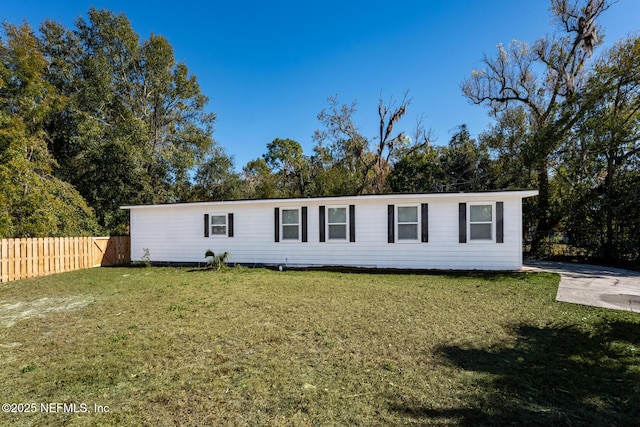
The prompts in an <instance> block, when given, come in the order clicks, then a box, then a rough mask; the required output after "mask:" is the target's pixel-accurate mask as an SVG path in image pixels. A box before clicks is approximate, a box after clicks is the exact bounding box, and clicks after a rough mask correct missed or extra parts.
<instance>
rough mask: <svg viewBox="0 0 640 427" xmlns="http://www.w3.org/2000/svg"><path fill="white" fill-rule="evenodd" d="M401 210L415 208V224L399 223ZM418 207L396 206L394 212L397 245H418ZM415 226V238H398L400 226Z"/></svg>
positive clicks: (415, 205) (414, 205)
mask: <svg viewBox="0 0 640 427" xmlns="http://www.w3.org/2000/svg"><path fill="white" fill-rule="evenodd" d="M402 208H415V210H416V222H400V209H402ZM420 215H421V214H420V205H419V204H410V205H396V212H395V228H396V229H395V232H396V238H395V240H396V242H397V243H420V225H421V224H420ZM405 224H406V225H410V224H415V225H416V237H415V238H414V239H401V238H400V225H405Z"/></svg>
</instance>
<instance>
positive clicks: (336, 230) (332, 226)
mask: <svg viewBox="0 0 640 427" xmlns="http://www.w3.org/2000/svg"><path fill="white" fill-rule="evenodd" d="M327 227H328V233H327V234H328V235H329V240H347V208H335V207H328V208H327Z"/></svg>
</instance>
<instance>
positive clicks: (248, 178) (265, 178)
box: [242, 159, 281, 199]
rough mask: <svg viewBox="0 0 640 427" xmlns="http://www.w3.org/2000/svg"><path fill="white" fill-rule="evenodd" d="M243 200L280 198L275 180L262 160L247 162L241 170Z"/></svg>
mask: <svg viewBox="0 0 640 427" xmlns="http://www.w3.org/2000/svg"><path fill="white" fill-rule="evenodd" d="M242 180H243V182H244V188H245V189H244V191H245V198H247V199H271V198H275V197H281V196H280V193H279V191H278V185H277V178H276V176H275V174H274V173H273V171H272V170H271V168H270V167H269V165H268V164H267V162H266V161H265V160H264V159H254V160H251V161H249V162H248V163H247V164H246V165H245V167H243V168H242Z"/></svg>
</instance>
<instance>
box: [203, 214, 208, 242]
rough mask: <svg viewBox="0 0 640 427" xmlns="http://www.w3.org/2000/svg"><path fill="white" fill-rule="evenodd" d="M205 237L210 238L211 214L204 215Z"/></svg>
mask: <svg viewBox="0 0 640 427" xmlns="http://www.w3.org/2000/svg"><path fill="white" fill-rule="evenodd" d="M204 237H209V214H204Z"/></svg>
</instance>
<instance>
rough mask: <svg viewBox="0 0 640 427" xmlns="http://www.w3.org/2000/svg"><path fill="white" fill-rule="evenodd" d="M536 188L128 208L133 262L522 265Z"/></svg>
mask: <svg viewBox="0 0 640 427" xmlns="http://www.w3.org/2000/svg"><path fill="white" fill-rule="evenodd" d="M537 194H538V192H537V191H536V190H527V191H494V192H474V193H432V194H385V195H369V196H343V197H318V198H296V199H262V200H237V201H220V202H197V203H177V204H166V205H137V206H123V207H122V208H123V209H128V210H129V211H130V219H131V227H130V229H131V258H132V261H144V260H148V261H151V262H153V263H155V262H167V263H194V265H197V264H201V265H204V263H206V262H207V259H206V257H205V252H206V251H207V250H209V249H210V250H212V251H213V252H215V253H216V254H218V253H222V252H228V253H229V255H230V256H229V259H228V262H229V263H231V264H242V265H249V266H259V265H262V266H264V265H266V266H284V267H285V268H287V267H290V268H293V267H295V268H303V267H324V266H334V267H357V268H376V269H419V270H439V269H444V270H519V269H521V268H522V234H523V233H522V200H523V199H524V198H526V197H532V196H535V195H537Z"/></svg>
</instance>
